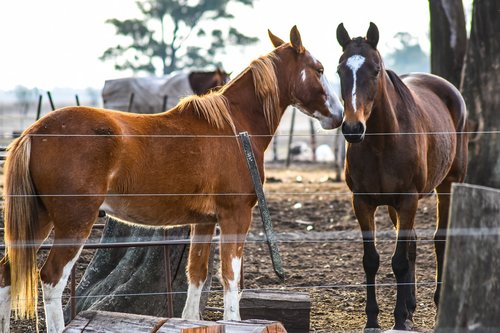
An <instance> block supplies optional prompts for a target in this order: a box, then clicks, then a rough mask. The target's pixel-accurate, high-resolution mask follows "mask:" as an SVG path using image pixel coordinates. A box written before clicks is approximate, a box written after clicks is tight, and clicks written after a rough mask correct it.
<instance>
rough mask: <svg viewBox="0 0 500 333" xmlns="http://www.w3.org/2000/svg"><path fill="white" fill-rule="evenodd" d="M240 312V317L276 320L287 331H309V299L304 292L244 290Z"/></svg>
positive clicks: (307, 294)
mask: <svg viewBox="0 0 500 333" xmlns="http://www.w3.org/2000/svg"><path fill="white" fill-rule="evenodd" d="M240 313H241V318H242V319H266V320H273V321H278V322H280V323H282V325H283V326H284V327H285V328H286V330H287V331H288V332H289V333H295V332H297V333H302V332H309V326H310V319H311V301H310V297H309V293H306V292H290V291H276V290H273V291H267V290H255V291H247V290H244V291H243V292H242V295H241V299H240Z"/></svg>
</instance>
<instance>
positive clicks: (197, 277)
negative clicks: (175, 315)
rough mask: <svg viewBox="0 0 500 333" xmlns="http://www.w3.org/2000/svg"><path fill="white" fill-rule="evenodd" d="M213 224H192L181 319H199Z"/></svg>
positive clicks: (213, 228)
mask: <svg viewBox="0 0 500 333" xmlns="http://www.w3.org/2000/svg"><path fill="white" fill-rule="evenodd" d="M214 230H215V224H192V225H191V246H190V248H189V261H188V266H187V277H188V282H189V286H188V293H187V298H186V304H185V306H184V310H183V311H182V318H183V319H191V320H199V319H200V299H201V292H202V290H203V286H204V285H205V281H206V279H207V274H208V266H209V265H208V260H209V257H210V245H211V243H212V237H213V235H214Z"/></svg>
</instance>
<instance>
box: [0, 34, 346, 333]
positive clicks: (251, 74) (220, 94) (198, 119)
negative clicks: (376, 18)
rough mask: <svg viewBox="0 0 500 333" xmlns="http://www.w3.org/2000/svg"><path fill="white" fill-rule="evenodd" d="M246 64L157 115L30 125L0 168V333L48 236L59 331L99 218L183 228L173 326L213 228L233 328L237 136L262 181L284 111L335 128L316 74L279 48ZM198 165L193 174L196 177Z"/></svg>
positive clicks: (27, 290)
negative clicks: (181, 287)
mask: <svg viewBox="0 0 500 333" xmlns="http://www.w3.org/2000/svg"><path fill="white" fill-rule="evenodd" d="M269 34H270V38H271V41H272V43H273V44H274V46H275V47H276V49H275V50H273V51H272V52H271V53H269V54H267V55H265V56H262V57H260V58H258V59H256V60H254V61H253V62H252V63H251V64H250V66H249V67H248V68H247V69H246V70H244V71H243V72H242V73H241V74H240V75H239V76H237V77H236V78H235V79H234V80H232V81H231V82H229V83H228V84H227V85H226V86H224V87H223V88H222V89H220V90H218V91H217V92H213V93H211V94H208V95H206V96H202V97H199V96H192V97H188V98H187V99H185V100H183V101H181V102H180V103H179V104H178V106H177V107H175V108H173V109H171V110H169V111H167V112H164V113H160V114H155V115H140V114H131V113H124V112H117V111H109V110H103V109H95V108H88V107H68V108H64V109H61V110H58V111H54V112H52V113H50V114H49V115H47V116H45V117H44V118H42V119H40V120H39V121H38V122H36V123H35V124H34V125H32V126H31V127H30V128H29V129H27V130H26V131H25V132H24V133H23V135H22V136H21V137H20V138H19V139H17V140H16V141H15V142H13V143H12V145H11V146H10V153H9V156H8V159H7V161H6V164H5V174H6V179H5V190H4V195H5V210H4V212H5V213H4V214H5V215H4V220H5V228H6V229H5V242H6V245H7V253H6V257H5V258H4V259H3V260H2V261H1V263H0V286H1V288H0V295H1V296H2V298H1V299H0V310H1V313H0V323H2V329H3V330H4V332H5V331H8V327H9V317H10V309H11V304H12V308H13V310H14V311H15V315H16V316H17V317H31V316H33V315H34V312H35V307H36V299H37V297H36V294H37V281H38V274H37V269H36V252H37V246H38V245H39V244H40V243H41V242H42V241H43V240H44V239H45V238H46V237H47V235H48V234H49V232H50V231H51V230H52V229H54V237H55V240H54V246H53V247H52V249H51V250H50V253H49V256H48V258H47V260H46V262H45V264H44V265H43V267H42V269H41V272H40V278H41V281H42V288H43V295H44V303H45V312H46V318H47V327H48V331H49V332H61V331H62V330H63V328H64V321H63V315H62V307H61V295H62V292H63V289H64V286H65V285H66V281H67V278H68V276H69V272H70V270H71V267H72V266H73V264H74V263H75V261H76V259H77V258H78V256H79V253H80V251H81V249H82V245H83V244H84V243H85V241H86V239H87V237H88V235H89V233H90V231H91V228H92V225H93V224H94V221H95V220H96V218H97V215H98V212H99V208H100V207H102V209H104V210H106V211H107V212H108V214H109V215H111V216H115V217H117V218H119V219H122V220H126V221H131V222H134V223H138V224H142V225H146V226H172V225H180V224H191V225H192V246H191V248H190V253H189V263H188V268H187V273H188V278H189V289H188V296H187V300H186V306H185V308H184V312H183V317H184V318H188V319H197V318H199V313H198V312H199V301H200V295H201V290H202V286H203V284H204V282H205V279H206V276H207V267H208V255H209V252H210V242H209V240H210V239H211V237H212V235H213V233H214V228H215V224H216V223H218V224H219V226H220V229H221V244H220V251H221V275H222V284H223V286H224V318H225V319H233V320H238V319H239V318H240V315H239V304H238V295H237V294H238V281H239V279H240V276H239V273H240V266H241V258H242V255H243V245H244V241H245V237H246V234H247V231H248V229H249V227H250V223H251V218H252V208H253V206H254V205H255V203H256V201H257V198H256V195H255V192H254V187H253V184H252V180H251V177H250V175H249V174H248V172H247V165H246V161H245V157H244V154H243V151H242V147H241V145H240V144H239V142H238V136H237V134H238V133H239V132H241V131H247V132H249V134H250V135H251V136H253V137H252V146H253V150H254V153H255V159H256V161H257V163H258V166H259V169H260V170H259V171H260V173H261V177H262V179H263V177H264V170H263V167H264V151H265V149H266V148H267V146H268V145H269V143H270V141H271V138H272V135H273V134H274V132H275V131H276V128H277V126H278V123H279V121H280V119H281V117H282V115H283V112H284V111H285V109H286V108H287V106H289V105H295V106H297V107H298V108H300V110H302V111H303V112H305V113H307V114H308V115H310V116H313V117H315V118H318V119H319V120H320V121H321V124H322V126H323V127H324V128H326V129H332V128H335V127H338V126H340V124H341V122H342V111H343V109H342V106H341V105H340V102H339V101H338V98H337V97H336V96H335V95H334V94H333V92H332V91H331V90H330V89H329V86H328V84H327V80H326V78H325V76H324V75H323V66H322V64H321V63H320V62H319V61H318V60H316V59H315V58H314V57H313V56H312V55H311V54H310V53H309V52H308V51H307V50H306V49H305V48H304V46H303V44H302V40H301V37H300V34H299V32H298V30H297V28H296V27H294V28H292V30H291V32H290V40H291V42H290V43H285V42H284V41H283V40H281V39H279V38H278V37H276V36H274V35H273V34H271V33H269ZM200 166H202V167H200Z"/></svg>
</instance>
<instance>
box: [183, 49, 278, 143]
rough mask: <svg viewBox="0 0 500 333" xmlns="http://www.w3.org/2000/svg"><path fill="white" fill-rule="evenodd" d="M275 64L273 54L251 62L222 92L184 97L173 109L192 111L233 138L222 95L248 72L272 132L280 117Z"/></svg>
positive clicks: (227, 105)
mask: <svg viewBox="0 0 500 333" xmlns="http://www.w3.org/2000/svg"><path fill="white" fill-rule="evenodd" d="M276 61H278V57H277V56H276V54H275V53H268V54H267V55H265V56H262V57H260V58H258V59H256V60H254V61H252V63H251V64H250V66H248V67H247V68H246V69H245V70H244V71H243V72H242V73H241V74H239V75H238V76H237V77H236V78H235V79H233V80H232V81H231V82H229V83H228V84H227V85H225V86H224V87H223V88H222V89H220V90H218V91H213V92H210V93H208V94H206V95H203V96H197V95H192V96H188V97H186V98H183V99H181V100H180V101H179V104H178V105H177V107H178V108H179V110H180V111H181V112H182V111H185V110H186V109H188V108H192V109H193V110H194V111H195V112H196V113H197V114H198V116H199V117H202V118H204V119H206V120H207V121H208V123H209V124H210V125H212V126H214V127H216V128H219V129H221V128H224V127H225V126H226V125H229V126H230V127H231V129H232V131H233V133H235V134H236V128H235V125H234V122H233V119H232V118H231V112H230V108H229V102H228V100H227V98H226V97H225V96H224V92H225V91H226V90H227V89H229V88H230V87H231V86H232V85H233V84H234V82H236V81H237V80H238V79H239V78H240V77H241V76H243V75H244V74H246V73H247V72H248V71H251V73H252V78H253V82H254V86H255V94H256V95H257V97H258V99H259V102H260V103H262V109H263V112H264V116H265V118H266V121H267V125H268V127H269V129H270V131H271V130H272V129H273V128H275V127H274V126H275V125H276V122H277V121H278V120H279V113H280V108H279V94H278V93H279V89H278V80H277V77H276V71H275V62H276Z"/></svg>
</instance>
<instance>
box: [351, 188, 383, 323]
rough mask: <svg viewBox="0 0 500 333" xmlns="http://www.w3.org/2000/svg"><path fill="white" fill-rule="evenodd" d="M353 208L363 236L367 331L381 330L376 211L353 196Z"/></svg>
mask: <svg viewBox="0 0 500 333" xmlns="http://www.w3.org/2000/svg"><path fill="white" fill-rule="evenodd" d="M353 208H354V213H355V214H356V218H357V219H358V223H359V226H360V227H361V232H362V234H363V252H364V254H363V268H364V270H365V276H366V308H365V312H366V317H367V320H366V326H365V328H366V329H371V328H375V329H378V328H380V325H379V324H378V313H379V307H378V304H377V296H376V288H375V276H376V275H377V272H378V268H379V265H380V258H379V254H378V252H377V249H376V247H375V217H374V215H375V209H376V208H377V206H374V205H370V204H368V203H367V202H366V201H365V200H364V199H363V197H362V196H360V195H354V196H353Z"/></svg>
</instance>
